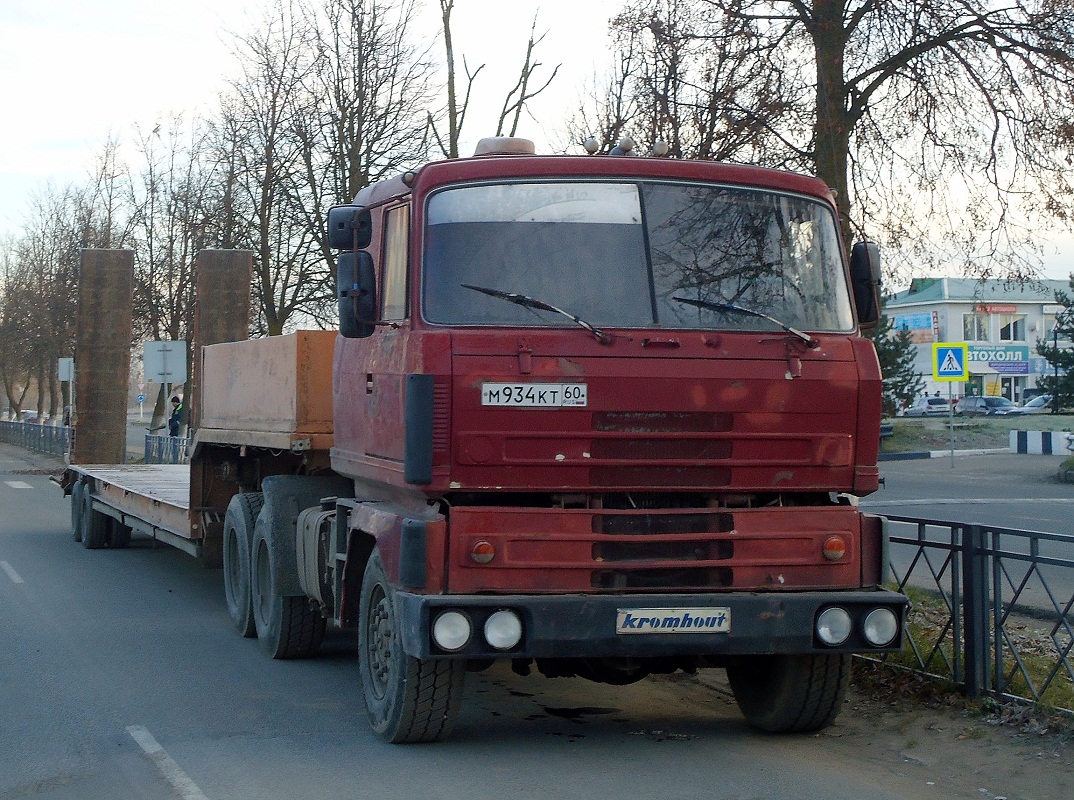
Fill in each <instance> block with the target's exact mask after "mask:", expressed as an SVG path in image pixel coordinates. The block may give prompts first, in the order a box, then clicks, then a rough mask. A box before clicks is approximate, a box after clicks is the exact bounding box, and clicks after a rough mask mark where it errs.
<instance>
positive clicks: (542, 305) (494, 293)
mask: <svg viewBox="0 0 1074 800" xmlns="http://www.w3.org/2000/svg"><path fill="white" fill-rule="evenodd" d="M459 285H460V286H462V287H464V288H466V289H472V290H473V291H475V292H481V293H482V294H487V295H488V296H489V297H498V298H499V299H500V300H506V301H508V302H509V303H515V304H516V305H520V306H522V307H523V308H534V309H537V310H538V311H554V312H555V313H557V314H562V315H563V316H565V317H566V318H567V319H569V320H571V321H572V322H574V323H575V324H576V325H579V326H581V327H583V328H585V329H586V330H587V331H589V332H590V333H591V334H593V335H594V336H596V337H597V341H598V342H600V343H601V344H611V343H612V337H611V336H609V335H608V334H606V333H605V332H604V331H602V330H601V329H600V328H597V327H595V326H594V325H591V324H589V323H588V322H586V321H585V320H584V319H582V318H581V317H577V316H575V315H574V314H572V313H571V312H569V311H564V310H563V309H562V308H556V307H555V306H554V305H552V304H550V303H546V302H544V301H543V300H538V299H537V298H536V297H530V296H529V295H528V294H518V293H517V292H501V291H500V290H499V289H489V288H488V287H485V286H471V285H470V284H468V283H462V284H459Z"/></svg>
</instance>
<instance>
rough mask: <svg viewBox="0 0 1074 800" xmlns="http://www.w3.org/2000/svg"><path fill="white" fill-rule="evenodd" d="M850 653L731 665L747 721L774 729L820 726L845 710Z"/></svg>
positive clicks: (752, 658)
mask: <svg viewBox="0 0 1074 800" xmlns="http://www.w3.org/2000/svg"><path fill="white" fill-rule="evenodd" d="M850 662H851V656H850V654H838V653H836V654H829V655H769V656H750V657H746V658H743V659H741V660H738V661H736V663H735V664H733V665H730V666H728V667H727V677H728V678H729V679H730V682H731V690H732V691H733V692H734V694H735V700H736V701H737V702H738V707H739V709H741V711H742V714H743V716H745V717H746V722H748V723H749V724H750V725H752V726H753V727H754V728H759V729H760V730H763V731H769V732H772V733H796V732H805V731H816V730H820V729H821V728H824V727H826V726H827V725H829V724H831V723H832V722H833V721H834V720H835V718H836V716H838V714H839V710H840V708H842V706H843V700H844V698H845V697H846V690H847V684H848V683H849V681H850Z"/></svg>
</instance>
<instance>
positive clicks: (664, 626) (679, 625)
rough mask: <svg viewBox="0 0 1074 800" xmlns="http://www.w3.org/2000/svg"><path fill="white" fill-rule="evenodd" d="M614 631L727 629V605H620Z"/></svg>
mask: <svg viewBox="0 0 1074 800" xmlns="http://www.w3.org/2000/svg"><path fill="white" fill-rule="evenodd" d="M615 632H616V633H622V634H631V633H730V632H731V609H729V608H722V607H721V608H620V609H618V613H617V614H616V618H615Z"/></svg>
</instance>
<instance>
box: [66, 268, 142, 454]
mask: <svg viewBox="0 0 1074 800" xmlns="http://www.w3.org/2000/svg"><path fill="white" fill-rule="evenodd" d="M133 298H134V251H133V250H83V251H82V260H81V264H80V266H79V270H78V308H77V311H76V320H75V321H76V341H75V398H74V399H75V410H76V413H77V421H76V425H75V440H74V443H73V445H72V447H71V463H72V464H122V463H124V461H125V460H126V452H127V390H128V388H129V384H130V370H131V309H132V304H133Z"/></svg>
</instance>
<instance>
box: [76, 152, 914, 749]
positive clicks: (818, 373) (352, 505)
mask: <svg viewBox="0 0 1074 800" xmlns="http://www.w3.org/2000/svg"><path fill="white" fill-rule="evenodd" d="M328 225H329V232H328V233H329V238H330V241H331V244H332V246H333V247H334V248H337V249H339V250H340V251H341V254H340V256H339V261H338V278H339V280H338V286H339V313H340V331H339V335H338V336H336V335H333V334H313V333H306V334H298V335H295V336H292V337H280V339H279V340H278V341H269V340H261V341H258V342H239V343H232V344H224V345H214V346H212V347H208V348H205V350H204V355H203V364H204V370H203V375H204V379H203V384H204V385H203V389H202V397H203V403H204V411H205V415H204V417H203V419H202V422H201V427H200V428H199V430H198V431H197V433H196V436H195V440H194V441H195V443H194V450H193V456H192V461H191V467H190V471H189V473H181V472H180V471H181V470H183V469H184V468H169V469H170V470H172V472H173V480H178V481H182V480H183V475H184V474H185V475H186V478H185V479H186V480H187V481H188V485H185V487H184V486H180V488H179V490H178V491H177V492H176V494H177V495H182V494H183V489H184V488H187V489H189V498H190V502H189V504H188V505H187V506H186V507H185V508H183V507H182V502H181V501H180V502H178V503H177V502H176V501H175V500H174V499H172V500H166V499H165V500H164V501H163V505H164V506H167V505H168V503H169V502H170V503H172V505H173V506H174V507H175V508H176V510H177V514H178V516H179V517H180V518H181V519H178V521H175V522H168V521H167V520H166V519H162V518H161V512H160V508H161V506H162V504H161V502H160V498H157V499H155V500H151V501H147V502H144V503H143V504H142V506H139V498H142V499H143V500H144V499H145V498H147V497H148V495H149V494H150V493H149V492H148V491H146V490H144V489H137V488H135V489H130V488H129V487H124V486H122V485H121V483H122V481H118V478H117V476H116V475H111V476H110V475H107V474H105V473H106V472H107V470H106V469H104V468H94V467H72V468H70V470H69V474H68V477H67V480H66V481H65V483H66V485H67V486H68V487H70V488H71V490H72V491H73V492H74V494H75V498H74V499H75V506H74V508H75V511H74V513H73V520H74V525H75V536H76V538H78V537H79V536H80V534H81V535H82V537H91V538H92V545H91V546H103V545H105V544H108V543H110V542H114V543H117V544H118V545H122V544H125V543H126V540H129V530H130V529H132V528H133V529H135V530H141V531H143V532H147V533H152V534H153V535H155V536H158V537H159V538H166V539H169V540H170V541H173V543H180V544H182V543H184V542H185V543H186V546H187V549H189V550H190V551H191V552H194V553H200V552H202V548H205V552H209V551H210V550H211V549H213V548H212V547H211V545H212V543H213V541H214V540H215V542H216V544H217V545H218V548H217V550H219V549H222V557H223V558H222V560H223V565H224V583H225V591H226V596H227V603H228V608H229V611H230V612H231V616H232V619H233V620H234V623H235V625H236V627H237V629H238V630H239V631H240V632H241V633H242V634H244V635H248V636H249V635H256V636H257V637H258V638H259V640H260V643H261V646H262V648H263V649H264V650H265V651H266V652H267V653H268V654H269V655H270V656H272V657H275V658H290V657H300V656H307V655H310V654H312V653H313V652H314V651H315V650H316V648H317V646H318V644H319V643H320V641H321V638H322V636H323V635H324V631H325V626H326V625H327V624H334V625H338V626H342V627H349V628H353V627H357V629H358V640H359V651H360V653H359V665H360V673H361V683H362V690H363V694H364V696H365V702H366V707H367V710H368V716H369V719H370V722H371V725H372V727H373V728H374V729H375V730H376V732H377V733H378V734H380V735H381V736H382V737H383V738H385V739H387V740H389V741H391V742H418V741H430V740H436V739H439V738H442V737H444V736H446V735H447V734H448V732H449V730H450V728H451V726H452V722H453V720H454V718H455V716H456V713H457V711H458V708H459V704H460V699H461V696H462V692H463V682H464V678H465V676H466V673H467V672H468V671H473V670H478V669H482V668H485V667H487V666H489V665H491V664H492V663H494V662H495V661H498V660H510V662H511V664H512V666H513V668H514V669H515V671H517V672H519V673H522V674H527V673H529V672H530V671H531V669H533V668H536V670H538V671H539V672H541V673H542V674H544V675H546V676H548V677H557V676H582V677H585V678H588V679H591V680H594V681H599V682H604V683H611V684H627V683H631V682H634V681H637V680H640V679H642V678H644V677H645V676H647V675H649V674H653V673H670V672H674V671H676V670H684V671H686V672H693V671H695V670H697V669H699V668H707V667H723V668H726V670H727V673H728V676H729V679H730V684H731V688H732V689H733V691H734V694H735V697H736V699H737V701H738V704H739V706H740V707H741V709H742V712H743V714H744V715H745V717H746V719H747V721H748V722H749V723H750V724H752V725H754V726H756V727H758V728H761V729H764V730H769V731H808V730H815V729H818V728H820V727H822V726H824V725H826V724H828V723H829V722H831V721H832V720H833V719H834V718H835V716H836V715H837V713H838V712H839V709H840V705H841V703H842V701H843V697H844V693H845V689H846V685H847V680H848V673H849V666H850V654H851V653H854V652H889V651H894V650H897V649H899V648H900V646H901V641H902V628H903V624H904V616H905V603H906V601H905V598H904V597H903V596H902V595H900V594H898V593H895V592H892V591H890V590H888V589H885V588H884V586H883V584H884V580H885V565H886V562H887V553H886V551H887V547H886V538H885V535H884V531H883V526H882V525H881V520H880V519H879V518H877V517H871V516H868V515H864V514H862V513H860V512H859V511H858V509H857V507H856V502H855V498H856V497H860V496H863V495H867V494H869V493H870V492H873V491H875V490H876V489H877V487H878V480H879V473H878V469H877V455H878V450H879V423H880V408H881V404H880V390H881V375H880V370H879V366H878V363H877V358H876V353H875V351H874V349H873V347H872V344H871V343H870V342H869V340H868V339H866V338H863V337H862V336H861V335H860V328H861V326H862V325H867V324H870V323H872V322H874V321H875V319H876V316H877V305H876V287H877V284H878V282H879V263H878V257H877V252H876V248H875V246H873V245H870V244H866V243H860V244H857V245H855V247H854V248H853V251H852V253H851V255H850V258H849V259H848V258H847V254H846V253H845V251H844V249H843V246H842V243H841V238H840V228H839V223H838V216H837V210H836V207H835V204H834V200H833V197H832V193H831V192H830V190H829V189H828V188H827V187H826V186H825V185H824V184H823V183H821V182H819V181H817V180H815V179H813V178H810V177H805V176H802V175H797V174H790V173H786V172H778V171H772V170H767V169H760V168H756V167H750V166H742V165H730V164H719V163H709V162H690V161H680V160H670V159H661V158H641V157H614V156H537V155H534V154H533V152H532V146H530V145H528V144H527V143H526V142H524V141H522V140H515V139H510V140H502V139H495V140H486V141H483V142H482V144H481V146H480V147H479V149H478V154H477V155H476V156H475V157H473V158H466V159H458V160H451V161H441V162H435V163H430V164H427V165H425V166H423V167H422V168H421V169H419V170H416V171H414V172H408V173H406V174H404V175H402V176H400V177H398V178H395V179H392V180H387V181H384V182H381V183H377V184H374V185H372V186H369V187H367V188H366V189H363V190H362V191H361V192H360V193H359V194H358V196H357V197H356V198H355V199H354V201H353V203H352V204H349V205H345V206H337V207H335V208H333V209H331V211H330V212H329V215H328ZM333 347H334V351H333V352H332V353H331V355H329V348H333ZM329 359H330V361H329ZM243 376H246V377H243ZM277 384H279V385H280V386H282V387H283V388H282V389H279V390H278V389H276V388H262V390H261V391H259V390H258V388H257V387H258V386H260V387H266V386H270V387H271V386H276V385H277ZM251 392H252V393H253V396H251ZM329 397H330V398H331V406H330V407H329V406H328V400H329ZM274 408H275V409H277V410H278V411H279V413H273V409H274ZM145 469H146V470H154V469H157V470H159V469H160V468H152V467H147V468H145ZM128 471H129V468H128V470H124V471H123V472H124V473H126V472H128ZM117 481H118V482H117ZM149 482H150V483H154V482H157V479H156V478H153V479H151V480H150V481H149ZM124 504H126V505H124ZM150 505H152V508H153V509H154V511H153V514H156V517H153V516H152V514H150V513H148V512H147V510H146V509H147V508H148V507H149V506H150ZM184 520H185V521H184ZM84 543H85V542H84Z"/></svg>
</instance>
